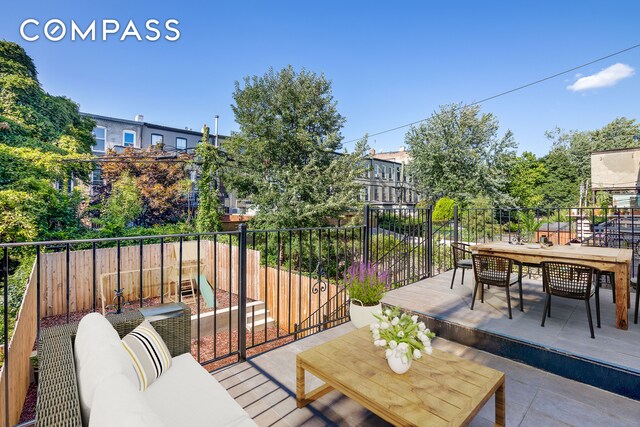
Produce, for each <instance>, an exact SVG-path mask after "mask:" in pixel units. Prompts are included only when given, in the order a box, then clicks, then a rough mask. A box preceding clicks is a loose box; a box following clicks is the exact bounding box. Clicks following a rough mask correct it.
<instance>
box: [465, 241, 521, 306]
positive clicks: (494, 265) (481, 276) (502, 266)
mask: <svg viewBox="0 0 640 427" xmlns="http://www.w3.org/2000/svg"><path fill="white" fill-rule="evenodd" d="M472 259H473V267H474V268H473V272H474V274H475V279H476V283H475V286H474V287H473V299H472V300H471V310H473V306H474V304H475V301H476V296H477V294H478V286H480V301H481V302H484V285H487V286H496V287H499V288H504V289H505V292H506V293H507V307H508V308H509V319H511V318H512V316H511V295H510V293H509V288H510V287H511V286H512V285H515V284H516V283H517V284H518V285H519V288H520V289H519V290H520V311H524V305H523V302H522V266H521V265H519V264H516V263H514V262H513V260H511V259H509V258H504V257H499V256H494V255H477V254H473V255H472ZM514 266H515V267H517V269H518V274H517V276H515V278H512V273H513V271H512V270H513V267H514Z"/></svg>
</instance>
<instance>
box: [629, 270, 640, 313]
mask: <svg viewBox="0 0 640 427" xmlns="http://www.w3.org/2000/svg"><path fill="white" fill-rule="evenodd" d="M636 274H640V264H638V268H637V269H636ZM631 286H632V287H633V288H635V289H636V311H635V313H634V314H633V323H636V324H637V323H638V307H639V306H640V289H638V276H634V277H632V278H631Z"/></svg>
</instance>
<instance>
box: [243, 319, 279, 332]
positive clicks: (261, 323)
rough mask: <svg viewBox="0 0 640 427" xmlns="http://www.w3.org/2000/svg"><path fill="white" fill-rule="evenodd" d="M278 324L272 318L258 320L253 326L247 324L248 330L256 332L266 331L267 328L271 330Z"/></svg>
mask: <svg viewBox="0 0 640 427" xmlns="http://www.w3.org/2000/svg"><path fill="white" fill-rule="evenodd" d="M275 325H276V322H275V320H273V319H272V318H271V317H267V318H266V319H264V318H263V319H261V320H257V321H256V322H255V323H254V324H253V325H252V324H250V323H248V322H247V329H248V330H250V331H251V330H253V331H255V332H259V331H264V328H265V326H266V327H267V328H270V327H272V326H275Z"/></svg>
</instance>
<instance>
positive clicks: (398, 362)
mask: <svg viewBox="0 0 640 427" xmlns="http://www.w3.org/2000/svg"><path fill="white" fill-rule="evenodd" d="M402 356H403V354H402V353H400V352H399V351H398V349H397V348H395V349H393V350H392V353H391V354H390V355H389V357H387V363H388V364H389V367H390V368H391V370H392V371H393V372H395V373H396V374H404V373H405V372H407V371H408V370H409V368H410V367H411V362H413V359H409V358H407V361H406V362H405V361H403V360H402Z"/></svg>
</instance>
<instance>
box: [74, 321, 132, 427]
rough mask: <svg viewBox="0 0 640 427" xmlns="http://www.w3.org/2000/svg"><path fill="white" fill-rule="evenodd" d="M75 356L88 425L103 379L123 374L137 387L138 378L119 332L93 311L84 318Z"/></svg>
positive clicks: (76, 341) (77, 337)
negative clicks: (96, 392) (96, 394)
mask: <svg viewBox="0 0 640 427" xmlns="http://www.w3.org/2000/svg"><path fill="white" fill-rule="evenodd" d="M74 357H75V363H76V376H77V379H78V391H79V393H80V410H81V412H82V422H83V424H84V425H85V426H86V425H88V424H89V419H90V414H91V407H92V403H93V398H94V393H95V390H96V388H97V387H98V385H99V384H100V383H101V382H102V381H105V380H106V379H107V378H109V377H111V376H114V375H116V374H123V375H124V376H125V377H126V378H127V379H128V380H129V381H130V382H131V384H133V385H134V386H135V385H137V383H138V380H137V379H136V373H135V371H134V370H133V365H132V363H131V358H130V357H129V355H128V354H127V351H126V350H125V349H124V347H123V346H122V342H121V341H120V337H119V336H118V333H117V332H116V330H115V329H114V328H113V326H112V325H111V323H109V321H108V320H107V319H105V318H104V317H103V316H101V315H100V314H97V313H92V314H89V315H87V316H85V317H84V318H83V319H82V320H81V321H80V324H79V325H78V332H77V334H76V339H75V343H74Z"/></svg>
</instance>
